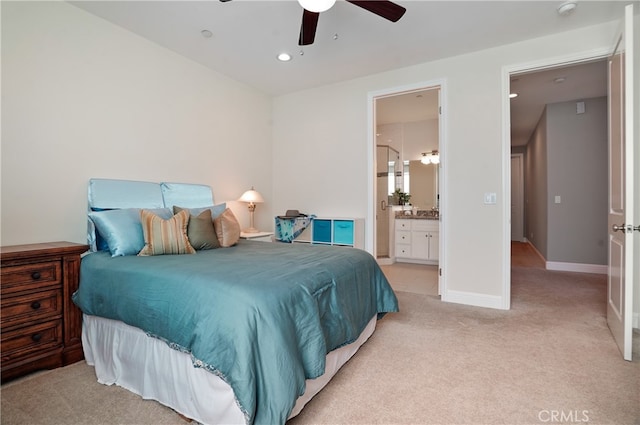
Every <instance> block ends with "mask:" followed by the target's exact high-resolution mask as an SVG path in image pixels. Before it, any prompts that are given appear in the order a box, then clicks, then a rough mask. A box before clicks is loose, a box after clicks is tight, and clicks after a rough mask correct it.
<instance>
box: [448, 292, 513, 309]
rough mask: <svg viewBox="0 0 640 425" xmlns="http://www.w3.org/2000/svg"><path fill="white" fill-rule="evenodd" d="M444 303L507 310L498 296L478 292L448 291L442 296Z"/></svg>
mask: <svg viewBox="0 0 640 425" xmlns="http://www.w3.org/2000/svg"><path fill="white" fill-rule="evenodd" d="M442 301H444V302H448V303H456V304H466V305H473V306H476V307H486V308H495V309H498V310H507V309H506V308H505V307H504V305H505V303H504V302H503V300H502V297H500V296H498V295H486V294H478V293H476V292H463V291H450V290H449V291H446V293H444V294H442Z"/></svg>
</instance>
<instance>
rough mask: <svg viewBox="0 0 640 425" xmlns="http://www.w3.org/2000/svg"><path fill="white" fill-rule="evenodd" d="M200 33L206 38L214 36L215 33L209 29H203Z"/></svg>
mask: <svg viewBox="0 0 640 425" xmlns="http://www.w3.org/2000/svg"><path fill="white" fill-rule="evenodd" d="M200 34H202V36H203V37H204V38H211V37H212V36H213V33H212V32H211V31H209V30H202V31H200Z"/></svg>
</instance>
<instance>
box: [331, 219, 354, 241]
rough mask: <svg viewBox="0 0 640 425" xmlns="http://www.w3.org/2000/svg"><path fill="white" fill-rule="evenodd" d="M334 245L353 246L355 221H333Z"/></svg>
mask: <svg viewBox="0 0 640 425" xmlns="http://www.w3.org/2000/svg"><path fill="white" fill-rule="evenodd" d="M333 243H334V244H338V245H353V220H334V221H333Z"/></svg>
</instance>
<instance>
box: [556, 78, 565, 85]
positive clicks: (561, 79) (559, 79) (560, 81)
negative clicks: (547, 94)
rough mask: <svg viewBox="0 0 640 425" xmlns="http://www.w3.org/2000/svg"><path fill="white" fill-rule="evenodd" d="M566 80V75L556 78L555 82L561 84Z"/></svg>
mask: <svg viewBox="0 0 640 425" xmlns="http://www.w3.org/2000/svg"><path fill="white" fill-rule="evenodd" d="M565 80H566V78H565V77H558V78H555V79H554V80H553V82H554V83H556V84H560V83H564V81H565Z"/></svg>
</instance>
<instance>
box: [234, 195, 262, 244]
mask: <svg viewBox="0 0 640 425" xmlns="http://www.w3.org/2000/svg"><path fill="white" fill-rule="evenodd" d="M238 201H240V202H248V203H249V228H248V229H244V230H243V232H245V233H258V232H259V230H258V229H256V228H255V227H254V226H253V213H254V212H255V210H256V204H257V203H261V202H264V199H263V198H262V195H260V193H258V192H257V191H256V190H255V189H254V188H253V186H251V189H250V190H247V191H246V192H245V193H243V194H242V196H241V197H240V199H238Z"/></svg>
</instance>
